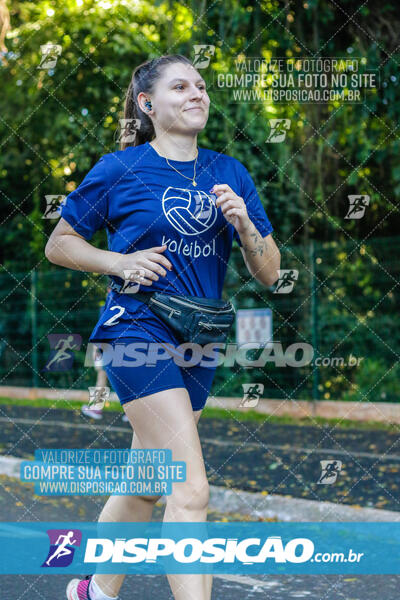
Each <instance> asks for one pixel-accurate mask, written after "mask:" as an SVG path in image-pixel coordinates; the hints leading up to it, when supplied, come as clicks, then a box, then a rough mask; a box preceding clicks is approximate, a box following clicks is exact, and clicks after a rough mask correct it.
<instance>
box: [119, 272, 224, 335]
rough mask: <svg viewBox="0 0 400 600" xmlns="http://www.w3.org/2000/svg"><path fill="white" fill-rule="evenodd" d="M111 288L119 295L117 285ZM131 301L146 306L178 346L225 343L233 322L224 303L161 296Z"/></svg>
mask: <svg viewBox="0 0 400 600" xmlns="http://www.w3.org/2000/svg"><path fill="white" fill-rule="evenodd" d="M113 284H114V285H111V287H112V289H116V290H117V291H119V290H118V287H119V286H118V284H116V283H115V282H113ZM120 289H122V286H121V288H120ZM133 297H134V298H137V299H138V300H140V301H141V302H144V303H145V304H147V305H148V306H149V308H150V309H151V310H152V311H153V312H154V314H156V315H157V316H158V317H160V319H161V320H162V321H164V323H166V324H167V325H168V326H169V327H170V328H171V329H172V331H173V332H174V334H175V336H176V338H177V339H178V340H179V341H180V342H181V343H183V342H193V343H196V344H200V345H202V346H203V345H205V344H209V343H210V342H225V341H226V338H227V336H228V333H229V330H230V329H231V327H232V325H233V321H234V319H235V309H234V307H233V305H232V304H231V302H226V301H225V300H218V299H213V298H199V297H197V296H172V295H170V294H164V293H162V292H136V293H135V294H133Z"/></svg>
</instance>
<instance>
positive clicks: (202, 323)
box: [199, 321, 231, 329]
mask: <svg viewBox="0 0 400 600" xmlns="http://www.w3.org/2000/svg"><path fill="white" fill-rule="evenodd" d="M199 325H204V327H205V328H206V329H212V328H213V327H218V329H220V328H221V327H230V326H231V325H230V323H222V324H220V325H216V324H214V323H204V321H199Z"/></svg>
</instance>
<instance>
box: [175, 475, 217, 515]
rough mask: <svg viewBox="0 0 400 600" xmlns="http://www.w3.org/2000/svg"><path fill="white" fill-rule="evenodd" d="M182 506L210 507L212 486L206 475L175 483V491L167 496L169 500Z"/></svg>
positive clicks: (193, 508) (197, 508)
mask: <svg viewBox="0 0 400 600" xmlns="http://www.w3.org/2000/svg"><path fill="white" fill-rule="evenodd" d="M169 501H170V502H172V503H173V504H174V505H176V506H179V507H180V508H186V509H192V510H201V509H204V508H207V507H208V504H209V501H210V486H209V483H208V481H207V478H206V477H199V478H196V479H194V480H189V481H185V482H182V483H178V484H177V483H174V484H173V491H172V494H171V495H170V496H167V504H168V502H169Z"/></svg>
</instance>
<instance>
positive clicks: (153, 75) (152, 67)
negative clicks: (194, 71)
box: [120, 54, 193, 150]
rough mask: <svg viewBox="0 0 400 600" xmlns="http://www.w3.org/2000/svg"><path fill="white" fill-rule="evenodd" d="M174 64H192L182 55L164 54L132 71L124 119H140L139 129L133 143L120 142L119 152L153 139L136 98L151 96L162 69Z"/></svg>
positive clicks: (150, 124) (148, 124)
mask: <svg viewBox="0 0 400 600" xmlns="http://www.w3.org/2000/svg"><path fill="white" fill-rule="evenodd" d="M176 62H182V63H185V64H189V65H191V66H193V64H192V62H191V61H190V60H189V59H188V58H186V56H183V55H182V54H165V55H164V56H160V57H159V58H153V59H152V60H148V61H146V62H144V63H142V64H141V65H139V66H137V67H136V68H135V69H134V71H133V73H132V78H131V82H130V84H129V87H128V90H127V92H126V96H125V105H124V119H140V127H139V128H138V130H137V131H136V136H135V140H134V141H133V142H123V141H122V140H121V141H120V148H121V150H125V148H127V147H128V146H139V145H140V144H144V143H145V142H151V140H152V139H153V138H154V136H155V131H154V127H153V123H152V120H151V118H150V117H149V115H147V114H146V113H145V112H143V111H142V109H141V108H140V106H139V105H138V103H137V97H138V94H140V92H144V93H145V94H151V93H152V92H153V91H154V85H155V83H156V81H157V79H159V78H160V77H161V73H162V69H163V68H164V67H166V66H167V65H170V64H172V63H176Z"/></svg>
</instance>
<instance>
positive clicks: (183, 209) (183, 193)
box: [162, 186, 217, 235]
mask: <svg viewBox="0 0 400 600" xmlns="http://www.w3.org/2000/svg"><path fill="white" fill-rule="evenodd" d="M162 207H163V211H164V214H165V216H166V217H167V219H168V221H169V222H170V223H171V225H172V226H173V227H175V229H177V230H178V231H179V233H183V234H185V235H197V234H199V233H204V232H205V231H207V229H209V228H210V227H211V226H212V225H213V223H214V222H215V219H216V218H217V207H216V206H215V204H214V201H213V199H212V197H211V196H209V195H208V194H206V193H205V192H203V191H202V190H186V189H183V188H177V187H172V186H170V187H169V188H167V189H166V190H165V192H164V195H163V199H162Z"/></svg>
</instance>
